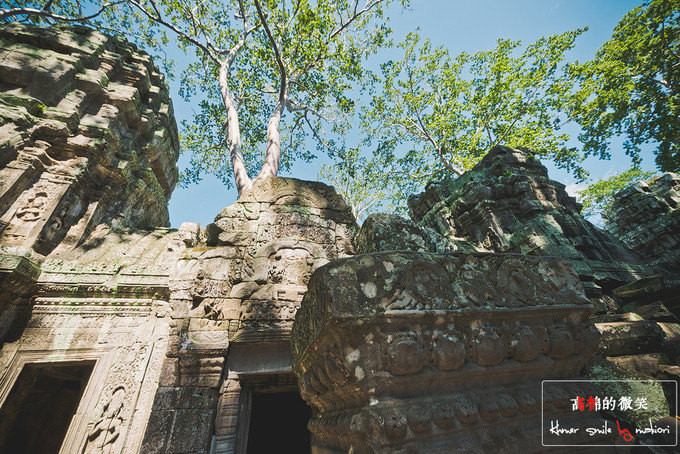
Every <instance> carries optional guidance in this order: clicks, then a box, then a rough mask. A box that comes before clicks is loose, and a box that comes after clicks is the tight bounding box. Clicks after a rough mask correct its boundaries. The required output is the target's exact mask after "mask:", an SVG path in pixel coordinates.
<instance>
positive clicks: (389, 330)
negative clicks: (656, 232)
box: [291, 252, 611, 454]
mask: <svg viewBox="0 0 680 454" xmlns="http://www.w3.org/2000/svg"><path fill="white" fill-rule="evenodd" d="M591 312H592V306H591V304H590V303H589V301H588V300H587V299H586V298H585V296H584V293H583V288H582V286H581V284H580V282H579V280H578V277H577V276H576V274H575V273H574V272H573V270H572V269H571V266H570V265H568V264H567V263H565V262H563V261H560V260H558V259H554V258H536V257H528V256H520V255H514V254H512V255H511V254H507V255H506V254H503V255H501V254H482V253H454V254H428V253H416V252H387V253H373V254H365V255H359V256H354V257H350V258H345V259H339V260H336V261H333V262H331V263H329V264H328V265H326V266H324V267H322V268H319V269H318V270H317V271H316V272H315V273H314V275H313V276H312V278H311V280H310V283H309V290H308V292H307V294H306V296H305V298H304V300H303V302H302V307H301V309H300V310H299V311H298V313H297V316H296V320H295V325H294V328H293V334H292V338H291V344H292V354H293V370H294V372H295V374H296V375H297V376H298V381H299V387H300V393H301V395H302V397H303V398H304V399H305V400H306V401H307V402H308V403H309V405H310V406H312V408H313V416H312V419H311V421H310V423H309V428H310V430H311V432H312V452H315V453H324V454H327V453H340V452H343V453H346V452H354V453H372V452H376V453H388V452H389V453H411V452H414V453H415V452H421V453H423V452H427V453H430V452H447V453H451V452H461V453H462V452H465V453H485V452H504V453H520V452H521V453H536V452H547V451H549V450H554V449H555V448H548V447H544V446H542V442H541V441H542V429H541V427H542V421H541V414H542V411H541V407H542V406H543V411H544V412H545V413H546V415H548V416H549V417H551V418H553V419H557V418H559V420H560V422H561V423H563V424H566V423H569V424H571V425H579V424H580V426H579V427H581V431H580V434H583V436H581V435H580V434H579V436H576V437H574V438H573V439H571V440H570V442H571V443H574V444H584V443H588V444H597V443H603V442H607V443H609V442H611V436H610V437H609V438H608V439H604V438H602V437H599V438H598V437H585V433H584V432H585V431H584V430H583V428H584V427H586V426H588V427H591V426H596V425H598V424H599V422H600V418H599V415H598V414H597V413H594V412H593V413H589V414H584V413H579V412H576V413H575V412H573V411H571V408H566V407H567V404H568V402H569V397H570V396H568V395H566V394H572V393H575V395H581V396H583V395H589V394H591V395H592V393H593V392H597V391H596V390H593V389H592V386H591V385H587V384H584V383H574V384H572V385H569V386H568V387H567V388H566V389H567V391H566V392H565V388H555V387H548V389H547V390H546V393H545V399H543V396H542V386H541V385H542V383H541V382H542V380H544V379H574V378H579V377H578V374H579V371H580V369H581V368H582V366H583V364H584V362H585V360H586V359H587V358H588V357H589V356H590V355H591V354H592V353H593V352H594V351H595V349H596V347H597V343H598V340H599V334H598V332H597V330H596V329H595V328H594V327H593V326H592V324H590V323H588V316H589V314H590V313H591ZM542 399H543V400H544V402H543V403H542V402H541V401H542ZM586 438H587V439H586ZM562 449H567V450H568V451H569V452H574V448H562ZM587 449H591V448H587ZM551 452H552V451H551ZM599 452H604V451H602V450H600V451H599Z"/></svg>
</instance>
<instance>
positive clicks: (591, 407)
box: [587, 396, 597, 411]
mask: <svg viewBox="0 0 680 454" xmlns="http://www.w3.org/2000/svg"><path fill="white" fill-rule="evenodd" d="M587 405H588V410H590V411H593V410H595V409H596V406H597V401H596V399H595V398H594V397H593V396H590V397H588V402H587Z"/></svg>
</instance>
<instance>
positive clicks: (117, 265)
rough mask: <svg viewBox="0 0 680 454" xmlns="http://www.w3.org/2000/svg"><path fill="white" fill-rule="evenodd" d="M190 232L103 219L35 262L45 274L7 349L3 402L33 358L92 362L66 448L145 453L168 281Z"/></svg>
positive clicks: (0, 363)
mask: <svg viewBox="0 0 680 454" xmlns="http://www.w3.org/2000/svg"><path fill="white" fill-rule="evenodd" d="M184 233H185V232H184V231H183V230H180V231H175V232H169V231H168V230H167V229H161V230H155V231H151V232H139V231H137V232H120V231H117V232H113V231H111V230H110V228H108V227H107V226H101V227H100V228H99V229H97V230H96V231H95V232H94V233H93V235H91V237H90V238H89V240H88V241H86V242H85V243H83V244H82V245H81V246H80V247H79V248H76V249H75V250H72V251H70V252H69V253H68V254H66V255H65V256H62V257H61V258H56V259H54V258H48V259H46V260H44V261H42V263H40V261H35V262H31V264H30V266H32V267H39V270H40V271H39V275H37V276H35V275H32V276H33V277H34V278H35V281H34V284H33V285H32V286H31V287H30V288H31V289H32V298H31V300H30V304H24V306H23V308H24V313H23V316H22V317H21V318H16V317H15V319H14V320H13V321H12V322H11V324H12V326H13V327H14V329H15V330H17V333H16V334H17V335H12V336H6V337H5V339H4V340H5V342H4V344H3V345H2V349H0V405H2V402H3V401H4V400H5V399H6V398H7V396H8V394H9V392H10V390H11V388H12V385H13V383H14V381H15V380H16V378H17V376H18V374H19V373H20V372H21V370H22V367H23V366H24V365H26V364H31V365H36V364H37V365H40V364H56V365H58V364H60V363H74V362H76V363H78V362H84V361H85V362H94V369H93V372H92V376H91V377H90V379H89V381H88V387H87V390H86V393H85V395H83V397H82V398H81V401H80V403H79V406H78V409H77V412H76V415H75V416H74V419H73V421H72V422H71V425H70V430H69V432H68V434H67V436H66V439H65V441H64V444H63V445H62V452H72V453H111V454H113V453H127V452H138V451H139V449H140V446H141V443H142V438H143V436H144V433H145V430H146V427H147V421H148V419H149V415H150V412H151V407H152V403H153V401H154V397H155V394H156V393H155V392H156V387H157V384H158V381H159V380H160V378H161V377H160V376H161V369H162V365H163V361H164V358H165V354H166V351H167V349H168V340H169V333H170V321H171V319H170V317H169V313H170V305H169V302H168V299H169V292H168V281H169V277H170V273H171V272H172V270H173V269H174V266H175V263H176V261H177V259H178V257H179V255H180V254H181V253H182V252H183V251H184V250H185V249H186V244H185V243H184V242H183V241H182V237H183V236H185V235H184ZM8 249H9V250H8ZM3 252H10V253H12V254H11V255H8V257H10V258H12V259H13V260H14V261H15V262H16V261H19V260H24V261H27V260H31V259H35V258H34V257H32V256H30V255H28V254H27V255H25V256H23V257H18V256H17V254H16V253H15V251H13V250H12V248H4V249H3ZM7 262H9V260H8V261H7ZM3 263H5V262H3ZM19 266H21V265H20V264H19V265H18V267H19ZM29 269H30V268H29ZM26 274H31V273H26ZM18 320H21V321H22V323H18ZM5 322H7V321H6V320H2V323H3V324H4V323H5ZM0 326H2V324H0Z"/></svg>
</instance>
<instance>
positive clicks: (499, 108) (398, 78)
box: [336, 29, 587, 211]
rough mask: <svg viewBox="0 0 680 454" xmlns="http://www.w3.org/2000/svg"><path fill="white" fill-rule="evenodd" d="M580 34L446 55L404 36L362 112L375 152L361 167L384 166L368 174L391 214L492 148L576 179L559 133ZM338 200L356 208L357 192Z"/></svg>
mask: <svg viewBox="0 0 680 454" xmlns="http://www.w3.org/2000/svg"><path fill="white" fill-rule="evenodd" d="M584 30H585V29H579V30H575V31H570V32H566V33H563V34H560V35H553V36H550V37H547V38H545V37H544V38H540V39H539V40H537V41H536V42H534V43H532V44H529V45H528V46H526V47H522V45H521V43H520V42H518V41H511V40H503V39H500V40H498V42H497V45H496V47H495V48H494V49H491V50H488V51H482V52H477V53H474V54H468V53H465V52H464V53H461V54H459V55H457V56H456V57H453V58H452V57H451V56H450V55H449V53H448V51H447V50H446V49H444V48H443V47H435V46H433V45H432V43H431V42H430V41H429V40H427V39H425V40H422V39H421V38H420V36H419V35H418V34H417V33H409V34H408V35H407V37H406V39H405V40H404V41H403V42H402V43H400V44H399V45H398V46H399V48H400V49H401V50H402V52H403V57H402V58H400V59H398V60H391V61H388V62H386V63H384V64H382V65H381V67H380V72H379V74H376V75H375V76H374V77H373V78H372V79H370V81H369V82H368V83H367V85H368V88H369V89H370V91H371V92H372V99H371V102H370V106H369V107H367V108H366V109H364V110H362V112H361V116H362V127H363V130H364V133H365V134H364V135H365V140H364V142H363V146H364V147H365V148H366V149H373V150H375V151H374V154H373V156H370V157H368V156H367V157H366V159H367V163H369V164H370V165H372V166H373V167H375V168H380V167H381V166H383V171H382V173H380V174H378V175H376V178H378V179H380V180H381V184H383V183H384V182H388V183H389V186H390V189H389V193H390V198H391V202H392V203H393V204H394V205H395V206H397V207H398V211H403V210H404V207H405V201H406V200H407V198H408V195H409V194H411V193H413V192H414V191H415V190H417V189H418V188H420V187H422V185H423V184H424V183H425V182H426V181H428V180H430V179H432V178H442V177H443V176H445V175H446V174H449V175H453V176H455V175H460V174H462V173H463V172H464V171H465V170H468V169H470V168H471V167H472V166H473V165H474V164H475V163H477V162H478V161H479V160H480V159H481V158H482V156H484V154H486V152H487V151H488V150H490V149H491V148H492V147H493V146H494V145H510V146H514V147H528V148H531V149H532V150H533V152H534V153H535V154H536V155H538V156H542V157H547V158H550V159H552V160H553V161H554V162H556V163H557V165H558V166H560V167H563V168H566V169H568V170H570V171H572V172H573V173H574V174H575V175H576V176H578V177H579V178H585V176H586V175H587V172H586V171H585V170H584V169H583V168H582V167H581V166H580V162H581V161H582V156H581V154H580V153H579V152H578V150H577V149H576V148H573V147H568V146H567V140H568V138H569V137H568V135H567V134H564V133H561V132H560V127H561V126H562V125H563V124H564V123H565V122H567V121H568V117H567V116H566V114H565V113H564V112H563V107H564V105H565V99H567V98H568V95H569V94H570V93H571V91H572V90H573V88H574V80H573V78H572V77H571V76H570V75H569V74H567V73H566V71H565V66H566V65H565V63H564V60H565V58H566V53H567V51H569V49H571V48H572V47H573V46H574V41H575V40H576V38H577V37H578V36H579V35H580V34H581V33H582V32H583V31H584ZM367 80H368V79H367ZM404 150H405V151H404ZM343 170H347V169H345V168H344V167H343V166H342V165H338V166H336V171H343ZM345 177H346V176H345ZM343 195H344V196H345V197H347V198H349V200H350V203H351V204H360V203H361V201H360V200H358V199H356V200H352V198H353V197H356V196H357V195H358V193H356V192H355V193H354V194H343Z"/></svg>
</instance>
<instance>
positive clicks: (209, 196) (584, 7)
mask: <svg viewBox="0 0 680 454" xmlns="http://www.w3.org/2000/svg"><path fill="white" fill-rule="evenodd" d="M638 4H640V2H639V1H629V0H513V1H509V0H448V1H447V0H427V1H421V2H417V1H413V4H412V6H411V7H410V8H409V9H407V10H403V9H401V8H392V9H391V10H390V14H389V16H390V23H391V27H392V29H393V30H394V33H395V40H400V39H401V38H402V37H403V36H404V35H406V33H408V32H409V31H411V30H413V29H415V28H416V27H420V34H421V35H422V36H425V37H429V38H430V39H431V40H432V42H433V44H436V45H440V44H441V45H444V46H445V47H447V48H448V49H449V52H450V54H452V55H456V54H458V53H460V52H462V51H467V52H475V51H478V50H487V49H490V48H492V47H494V46H495V42H496V40H497V39H498V38H508V39H513V40H521V41H522V43H523V44H528V43H530V42H533V41H535V40H536V39H537V38H539V37H541V36H547V35H552V34H555V33H562V32H565V31H567V30H573V29H576V28H579V27H585V26H588V27H589V28H590V29H589V31H588V32H586V33H584V34H583V35H581V36H580V37H579V38H578V39H577V41H576V47H575V49H574V50H573V51H572V53H571V54H570V57H571V58H572V59H576V60H579V61H585V60H588V59H590V58H592V57H593V55H594V53H595V51H596V50H597V49H598V48H599V47H600V45H601V44H602V43H604V42H605V41H606V40H607V39H609V37H610V36H611V33H612V30H613V28H614V26H615V25H616V23H617V22H618V21H619V19H620V18H621V17H622V16H623V15H624V14H625V13H626V12H628V11H629V10H631V9H632V8H634V7H635V6H637V5H638ZM177 60H178V62H179V63H180V64H178V68H177V70H178V72H177V74H179V70H181V62H182V61H186V58H185V57H183V58H177ZM170 88H171V93H172V99H173V103H174V107H175V115H176V118H177V123H178V124H179V122H180V121H181V120H182V119H190V118H191V116H192V114H193V111H192V106H191V105H189V104H187V103H185V102H184V101H183V100H182V99H181V98H180V96H179V95H178V93H177V91H178V89H179V78H178V77H176V78H175V80H170ZM284 121H285V117H284ZM263 127H264V125H263ZM613 147H614V148H619V150H616V149H614V150H612V156H613V158H612V160H611V161H597V160H594V159H591V160H588V161H587V162H586V168H587V169H588V170H590V172H591V176H592V177H594V178H602V177H605V176H609V175H611V174H612V173H614V172H619V171H623V170H625V169H627V168H628V167H629V161H628V159H627V158H626V157H625V155H624V154H623V151H622V149H621V147H620V142H619V143H617V142H614V145H613ZM263 150H264V144H263ZM282 152H284V153H285V150H282ZM643 156H645V155H643ZM650 156H651V154H649V155H648V156H645V159H644V163H643V168H644V169H645V170H653V159H652V158H651V157H650ZM322 162H324V161H323V160H322V159H318V160H317V161H316V162H314V163H310V164H306V163H298V164H296V165H295V166H294V167H293V169H292V171H291V173H290V174H281V176H294V177H295V178H301V179H307V180H316V177H317V173H318V171H319V167H320V165H321V163H322ZM544 164H546V165H547V167H548V169H549V172H550V176H551V178H553V179H554V180H558V181H561V182H562V183H564V184H566V185H567V186H568V189H569V190H570V191H573V190H574V189H576V188H577V186H576V185H575V181H574V180H573V179H572V178H571V177H570V176H569V175H568V174H567V173H566V172H564V171H561V170H559V169H556V168H555V167H554V166H551V165H550V164H549V163H547V162H544ZM179 166H180V168H183V166H186V159H180V162H179ZM236 196H237V194H236V191H235V190H233V189H232V190H227V188H226V187H225V186H224V185H223V184H221V183H220V182H218V181H217V180H216V179H215V178H214V177H211V176H206V177H204V179H203V181H201V182H200V183H198V184H194V185H192V186H190V187H188V188H181V187H177V188H176V189H175V192H174V193H173V195H172V198H171V200H170V220H171V223H172V226H173V227H179V226H180V224H181V223H182V222H187V221H190V222H200V223H201V225H203V226H205V225H207V224H208V223H210V222H212V221H213V219H214V217H215V216H216V215H217V214H218V213H219V211H220V210H221V209H222V208H224V207H225V206H227V205H230V204H232V203H233V202H234V201H236Z"/></svg>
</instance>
